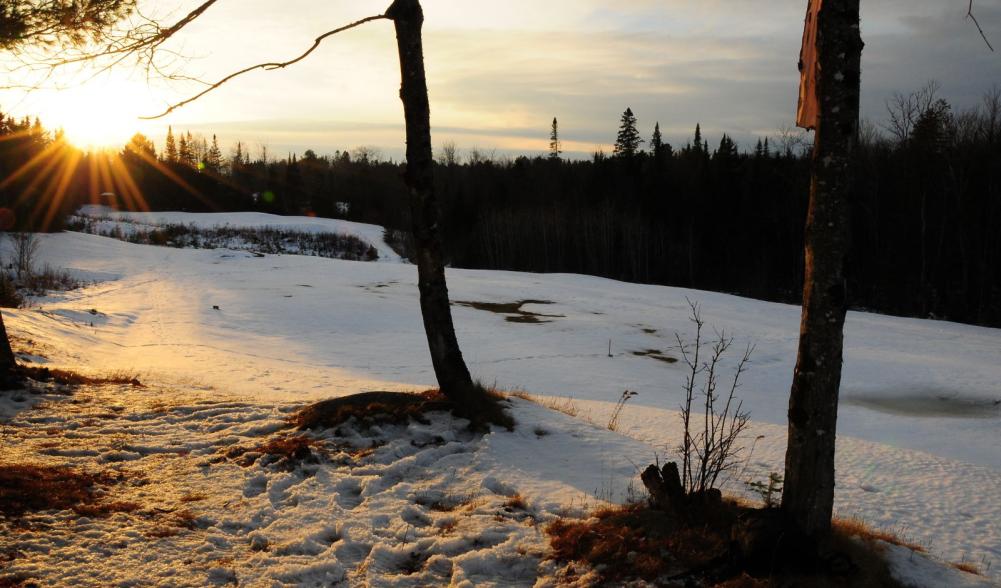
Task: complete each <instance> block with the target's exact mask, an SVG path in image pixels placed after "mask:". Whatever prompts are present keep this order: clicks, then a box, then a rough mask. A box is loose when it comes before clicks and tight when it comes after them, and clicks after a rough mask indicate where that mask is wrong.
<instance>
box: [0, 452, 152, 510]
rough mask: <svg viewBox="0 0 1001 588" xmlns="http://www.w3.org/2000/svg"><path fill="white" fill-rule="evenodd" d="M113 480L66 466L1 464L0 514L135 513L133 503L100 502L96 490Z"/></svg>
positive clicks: (113, 481)
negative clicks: (40, 512) (61, 512)
mask: <svg viewBox="0 0 1001 588" xmlns="http://www.w3.org/2000/svg"><path fill="white" fill-rule="evenodd" d="M116 481H117V480H115V479H114V478H112V477H110V476H108V475H106V474H101V473H94V474H92V473H87V472H83V471H80V470H77V469H74V468H69V467H65V466H39V465H32V464H12V465H3V466H0V513H3V514H4V515H6V516H9V517H20V516H22V515H23V514H24V513H26V512H33V511H41V510H67V509H72V510H74V511H76V512H77V513H79V514H81V515H84V516H91V517H100V516H107V515H109V514H111V513H115V512H133V511H135V510H137V509H138V508H139V505H137V504H135V503H132V502H115V501H102V500H101V495H100V493H99V491H98V490H99V488H100V487H102V486H109V485H111V484H114V483H115V482H116Z"/></svg>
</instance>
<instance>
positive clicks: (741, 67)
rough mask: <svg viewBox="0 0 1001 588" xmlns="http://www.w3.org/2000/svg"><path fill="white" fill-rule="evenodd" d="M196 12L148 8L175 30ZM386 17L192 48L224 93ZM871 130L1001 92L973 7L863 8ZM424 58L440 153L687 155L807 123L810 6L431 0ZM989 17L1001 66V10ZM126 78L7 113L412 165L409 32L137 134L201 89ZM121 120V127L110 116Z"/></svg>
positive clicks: (315, 17)
mask: <svg viewBox="0 0 1001 588" xmlns="http://www.w3.org/2000/svg"><path fill="white" fill-rule="evenodd" d="M193 4H195V2H180V1H178V2H176V3H171V2H166V1H163V0H158V1H156V2H149V3H148V6H149V10H150V11H151V12H152V13H154V14H157V15H159V16H161V17H164V18H165V19H167V20H170V18H171V17H175V18H176V16H177V15H179V14H181V13H183V12H184V11H185V10H186V9H187V8H190V7H191V6H192V5H193ZM385 4H387V0H376V1H371V0H354V1H345V0H284V1H283V2H274V1H273V0H220V2H219V4H218V5H217V6H216V7H213V8H212V9H211V10H210V11H209V12H208V13H206V14H205V15H204V16H203V18H202V19H200V20H199V21H198V22H197V23H196V24H195V25H193V26H192V27H191V28H190V29H187V30H186V31H185V33H184V34H183V35H182V36H180V37H179V38H178V39H177V43H176V45H175V47H174V48H175V49H178V50H180V51H181V52H182V53H183V54H184V55H186V56H188V59H187V60H185V61H183V62H177V63H175V66H177V67H181V68H183V70H184V71H185V72H186V73H188V74H194V75H197V76H200V77H202V78H203V79H206V80H213V79H215V78H217V77H219V76H221V75H225V74H226V73H229V71H231V70H234V69H239V68H241V67H244V66H246V65H250V64H253V63H256V62H259V61H272V60H276V59H287V58H289V57H292V56H294V55H296V54H297V53H299V52H300V51H302V50H303V49H305V48H306V47H308V46H309V44H310V43H311V41H312V39H313V38H314V37H315V36H316V35H317V34H320V33H322V32H324V31H326V30H329V29H331V28H335V27H337V26H340V25H342V24H345V23H347V22H350V21H352V20H355V19H357V18H360V17H364V16H368V15H371V14H376V13H378V12H381V11H382V10H383V9H384V8H385V6H384V5H385ZM862 4H863V13H862V33H863V39H864V40H865V42H866V48H865V51H864V53H863V116H865V117H867V118H871V119H874V120H876V121H878V120H880V119H881V118H883V116H884V113H885V106H884V102H885V100H886V99H887V98H888V97H889V96H891V95H892V94H893V93H894V92H909V91H911V90H914V89H916V88H918V87H920V86H921V85H923V84H924V83H925V82H927V81H928V80H932V79H934V80H937V81H938V82H940V83H941V86H942V90H941V96H942V97H944V98H946V99H948V100H949V101H950V102H951V103H952V104H953V105H954V107H957V108H963V107H969V106H972V105H974V104H976V103H977V102H978V100H979V99H980V96H981V95H982V94H983V93H984V92H985V91H986V90H988V89H989V88H990V87H991V86H992V85H993V84H998V83H1001V52H994V53H992V52H991V51H989V50H988V49H987V47H986V46H985V44H984V43H983V41H982V40H981V39H980V37H979V34H978V33H977V31H976V29H975V28H974V26H973V24H972V23H971V22H970V21H969V20H967V19H966V8H967V2H966V0H863V3H862ZM424 5H425V13H426V23H425V46H426V60H427V69H428V76H429V86H430V92H431V103H432V123H433V126H434V128H433V132H434V135H435V137H434V139H435V143H436V144H440V143H441V142H443V141H448V140H450V141H454V142H455V143H456V144H457V145H458V146H459V148H460V150H463V149H469V148H472V147H477V148H480V149H484V150H488V151H489V150H496V151H497V152H498V153H526V154H535V153H541V152H544V151H545V150H546V148H547V143H548V132H549V125H550V121H551V120H552V118H553V117H554V116H556V117H558V118H559V122H560V129H561V134H562V138H563V140H564V146H565V149H566V151H567V152H568V154H574V153H576V154H578V155H586V154H588V153H591V152H593V151H594V150H596V149H599V148H604V149H606V150H608V149H609V144H610V143H611V142H612V141H613V140H614V137H615V131H616V129H617V126H618V121H619V117H620V115H621V113H622V111H623V110H624V109H625V108H626V107H627V106H629V107H631V108H632V109H633V111H634V112H635V114H636V116H637V118H638V119H639V125H640V130H641V132H642V133H643V134H644V135H646V136H649V134H650V132H651V131H652V129H653V125H654V123H655V122H658V121H659V122H660V125H661V129H662V130H663V132H664V134H665V137H666V138H667V140H669V141H670V142H672V143H674V144H684V143H685V142H686V141H687V140H688V139H689V138H690V136H691V132H692V130H693V128H694V127H695V123H696V122H700V123H701V124H702V128H703V131H704V132H705V134H706V135H707V136H708V138H709V139H710V141H711V142H713V141H718V138H719V135H720V133H722V132H724V131H725V132H728V133H730V135H731V136H733V137H734V138H736V139H737V140H738V141H739V142H741V143H742V144H743V145H744V146H748V144H749V142H753V140H754V138H755V137H758V136H765V135H775V134H777V133H778V130H779V129H780V128H782V127H788V126H790V125H791V124H792V121H793V117H794V111H795V105H796V91H797V79H798V78H797V76H798V74H797V71H796V62H797V58H798V52H799V43H800V38H801V35H802V21H803V15H804V12H805V6H806V2H805V0H726V1H723V0H684V1H683V0H616V1H614V2H613V1H610V0H544V1H540V0H531V1H530V0H507V1H505V2H487V1H485V0H425V2H424ZM976 10H977V15H978V17H979V20H980V22H981V24H982V25H983V26H984V28H985V30H986V31H987V34H988V36H989V38H991V40H992V41H994V44H995V46H997V47H998V48H999V49H1001V0H980V1H979V2H978V4H977V6H976ZM126 78H128V74H127V72H119V73H117V74H115V75H114V76H113V77H112V78H103V79H99V80H97V81H96V82H94V83H92V84H91V85H90V86H89V88H84V89H82V90H76V91H72V92H62V93H45V92H36V93H33V94H31V95H29V96H26V97H25V96H17V95H13V94H11V93H9V92H8V93H0V108H2V109H4V110H6V111H8V112H9V111H14V112H20V113H32V114H34V113H39V114H42V115H43V120H44V121H50V122H49V124H62V125H64V126H66V127H67V129H68V130H71V128H72V126H73V121H79V120H82V117H91V118H93V114H94V113H95V112H100V113H113V115H114V116H116V117H118V118H120V119H121V120H122V121H124V122H121V123H118V124H119V125H120V126H122V127H123V128H128V129H131V128H132V127H133V126H135V128H138V129H141V130H143V131H144V132H145V133H147V134H148V135H150V136H152V137H154V138H155V139H156V141H157V143H162V140H163V134H164V132H165V129H166V125H167V124H171V125H173V126H174V128H175V130H176V129H190V130H191V131H193V132H199V133H208V134H211V133H213V132H214V133H217V134H218V135H219V138H220V141H221V142H222V143H223V144H224V145H229V144H231V143H232V142H233V141H235V140H237V139H239V140H242V141H244V142H245V143H248V144H250V145H251V146H252V148H253V149H254V150H256V149H258V148H259V146H260V145H262V144H267V145H268V146H269V149H270V150H271V151H272V153H282V154H283V153H285V152H288V151H296V152H300V153H301V152H302V151H303V150H304V149H306V148H313V149H315V150H316V151H318V152H320V153H332V152H333V151H334V150H337V149H351V148H354V147H356V146H359V145H366V146H374V147H376V148H378V149H379V150H381V151H382V153H384V154H385V155H386V156H391V157H396V158H398V157H400V155H401V153H402V149H403V129H402V107H401V106H400V103H399V99H398V94H397V91H398V85H399V71H398V66H397V63H396V53H395V41H394V37H393V29H392V24H391V23H390V22H388V21H378V22H374V23H370V24H367V25H364V26H363V27H360V28H358V29H354V30H351V31H348V32H346V33H343V34H341V35H338V36H335V37H333V38H330V39H328V40H327V42H326V43H325V44H324V45H323V46H322V47H321V48H320V49H319V50H318V51H317V52H316V53H314V54H313V55H312V56H311V57H310V58H309V59H308V61H305V62H303V63H300V64H298V65H296V66H295V67H294V68H290V69H287V70H282V71H275V72H256V73H253V74H250V75H247V76H244V77H242V78H240V79H238V80H236V81H234V82H232V83H230V84H228V85H227V86H225V87H223V88H221V89H219V90H217V91H216V92H214V93H212V94H209V95H208V96H206V97H205V98H203V99H201V100H200V101H198V102H196V103H194V104H193V105H191V106H189V107H186V108H184V109H182V110H181V111H179V112H177V113H174V114H172V115H170V116H169V117H168V118H166V119H163V120H160V121H156V122H152V123H142V124H138V123H135V121H134V118H133V117H134V116H135V115H138V114H150V113H154V112H157V111H158V109H162V106H163V105H164V104H166V103H167V102H169V101H171V100H176V99H178V98H180V97H184V96H185V95H186V94H187V93H190V92H191V91H192V90H193V89H195V88H194V87H192V86H185V85H178V84H169V85H165V84H162V83H156V84H154V85H153V87H152V88H149V87H147V86H146V84H145V79H144V78H143V76H141V75H138V74H136V73H133V74H132V76H131V78H128V79H126ZM105 116H111V114H106V115H105Z"/></svg>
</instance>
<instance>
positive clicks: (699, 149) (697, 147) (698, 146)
mask: <svg viewBox="0 0 1001 588" xmlns="http://www.w3.org/2000/svg"><path fill="white" fill-rule="evenodd" d="M692 142H693V143H694V145H693V146H692V150H693V152H694V153H706V152H707V151H709V149H708V148H707V147H703V143H702V126H701V125H700V124H699V123H695V140H694V141H692Z"/></svg>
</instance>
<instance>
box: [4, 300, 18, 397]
mask: <svg viewBox="0 0 1001 588" xmlns="http://www.w3.org/2000/svg"><path fill="white" fill-rule="evenodd" d="M16 366H17V361H16V360H15V359H14V350H13V349H11V348H10V339H8V338H7V327H6V326H4V324H3V315H0V386H2V385H3V384H4V383H5V382H7V381H8V380H9V379H10V377H11V372H12V371H13V370H14V368H15V367H16Z"/></svg>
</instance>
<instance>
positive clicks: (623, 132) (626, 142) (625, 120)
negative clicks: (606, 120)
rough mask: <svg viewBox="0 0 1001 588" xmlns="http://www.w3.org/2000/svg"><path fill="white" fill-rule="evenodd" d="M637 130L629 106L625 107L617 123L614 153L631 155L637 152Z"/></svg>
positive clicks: (638, 138)
mask: <svg viewBox="0 0 1001 588" xmlns="http://www.w3.org/2000/svg"><path fill="white" fill-rule="evenodd" d="M642 142H643V139H641V138H640V134H639V131H637V130H636V117H635V116H633V111H632V109H631V108H626V111H625V112H623V113H622V120H621V123H620V124H619V134H618V136H617V137H616V138H615V150H614V153H615V155H617V156H619V157H632V156H634V155H636V153H637V152H639V148H640V143H642Z"/></svg>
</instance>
